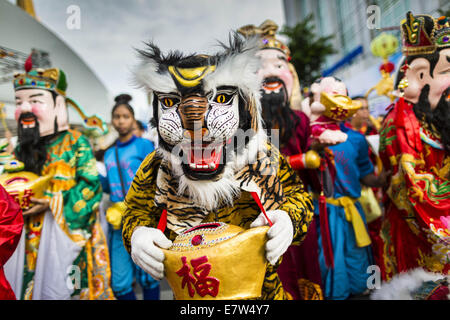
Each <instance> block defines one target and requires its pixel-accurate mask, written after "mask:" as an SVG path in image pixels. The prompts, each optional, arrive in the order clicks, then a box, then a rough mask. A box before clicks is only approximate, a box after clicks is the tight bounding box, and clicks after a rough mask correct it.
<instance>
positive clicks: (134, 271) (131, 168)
mask: <svg viewBox="0 0 450 320" xmlns="http://www.w3.org/2000/svg"><path fill="white" fill-rule="evenodd" d="M131 99H132V98H131V96H130V95H128V94H121V95H119V96H117V97H116V98H115V102H116V104H115V105H114V107H113V109H112V112H111V119H112V120H111V122H112V125H113V127H114V129H116V131H117V132H118V133H119V138H118V139H117V141H116V142H115V143H114V144H113V145H112V146H111V147H109V148H108V149H107V150H106V152H105V157H104V161H105V166H106V172H107V174H106V181H104V180H103V179H102V185H103V190H104V192H106V193H109V194H110V200H111V202H112V203H114V204H113V206H112V207H111V208H109V209H108V210H106V219H107V221H108V222H109V223H110V224H111V226H112V228H109V230H110V232H109V253H110V257H111V259H110V260H111V271H112V279H111V284H112V289H113V292H114V295H115V296H116V298H117V299H118V300H136V296H135V294H134V291H133V280H134V279H136V281H137V282H138V283H139V285H141V286H142V288H143V296H144V300H158V299H159V282H158V281H156V280H154V279H152V278H151V277H150V276H149V275H148V274H147V273H145V272H144V271H143V270H142V269H141V268H139V267H137V266H136V265H135V264H134V263H133V261H132V260H131V257H130V255H129V254H128V252H127V251H126V250H125V247H124V246H123V241H122V215H123V207H124V204H123V200H124V199H125V195H126V193H127V191H128V189H129V187H130V185H131V182H132V181H133V178H134V175H135V173H136V171H137V170H138V168H139V166H140V164H141V162H142V161H143V160H144V159H145V157H146V156H147V155H148V154H150V153H151V152H152V151H153V150H154V147H153V143H152V142H150V141H149V140H146V139H143V138H140V137H136V136H135V135H134V133H133V132H134V130H133V127H134V124H135V122H136V119H135V118H134V110H133V108H132V106H131V105H130V101H131ZM119 163H120V165H119Z"/></svg>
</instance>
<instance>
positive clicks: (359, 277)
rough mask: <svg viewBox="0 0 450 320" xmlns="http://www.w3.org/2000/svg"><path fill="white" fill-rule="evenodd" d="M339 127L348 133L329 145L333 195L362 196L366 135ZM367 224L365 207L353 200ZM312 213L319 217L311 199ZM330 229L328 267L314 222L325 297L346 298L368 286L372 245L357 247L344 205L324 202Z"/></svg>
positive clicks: (366, 165)
mask: <svg viewBox="0 0 450 320" xmlns="http://www.w3.org/2000/svg"><path fill="white" fill-rule="evenodd" d="M341 130H342V131H343V132H345V133H346V134H347V135H348V138H347V140H346V141H345V142H343V143H340V144H338V145H335V146H332V147H330V149H331V150H332V151H333V154H334V158H335V167H336V179H335V182H334V196H333V197H334V198H335V199H336V198H339V197H343V196H348V197H352V198H359V197H360V196H361V183H360V180H361V179H362V178H363V177H365V176H367V175H368V174H370V173H373V172H374V168H373V165H372V163H371V161H370V159H369V146H368V144H367V141H366V139H365V137H364V136H363V135H362V134H360V133H359V132H356V131H354V130H351V129H349V128H347V127H345V126H344V125H341ZM355 206H356V208H357V209H358V211H359V213H360V214H361V217H362V219H363V221H364V223H365V224H366V227H367V223H366V220H365V214H364V211H363V209H362V207H361V205H360V204H359V202H356V203H355ZM314 213H315V215H316V218H317V219H318V218H319V203H318V201H317V200H315V202H314ZM327 213H328V219H329V232H330V236H331V242H332V246H333V255H334V268H333V269H331V268H327V266H326V264H325V258H324V255H323V247H322V239H321V234H320V223H317V224H316V225H317V228H318V230H317V234H318V243H319V263H320V269H321V274H322V281H323V284H324V287H325V298H326V299H333V300H343V299H347V298H348V297H349V296H350V295H354V294H361V293H363V292H364V291H366V290H367V278H368V277H369V276H370V274H369V273H368V272H367V268H368V267H369V265H370V264H372V263H373V262H372V261H373V259H372V251H371V246H366V247H358V246H357V244H356V240H355V234H354V229H353V225H352V224H351V223H350V222H348V221H347V219H346V217H345V211H344V208H343V207H340V206H334V205H332V204H328V203H327Z"/></svg>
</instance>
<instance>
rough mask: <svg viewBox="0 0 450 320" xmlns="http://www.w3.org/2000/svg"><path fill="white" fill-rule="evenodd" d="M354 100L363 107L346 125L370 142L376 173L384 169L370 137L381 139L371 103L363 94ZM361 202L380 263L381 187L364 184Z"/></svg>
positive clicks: (370, 155) (374, 250) (375, 254)
mask: <svg viewBox="0 0 450 320" xmlns="http://www.w3.org/2000/svg"><path fill="white" fill-rule="evenodd" d="M352 100H358V101H361V103H362V105H361V109H360V110H358V111H357V112H356V113H355V114H354V115H353V117H352V118H350V120H349V121H346V122H345V126H346V127H348V128H350V129H353V130H355V131H358V132H359V133H361V134H362V135H364V136H365V137H366V140H367V142H368V144H369V158H370V161H371V162H372V164H373V166H374V172H375V174H376V175H378V174H380V172H381V171H382V165H381V159H380V158H379V156H378V148H377V149H375V148H376V147H375V145H373V144H371V143H370V141H369V139H370V138H368V137H369V136H372V138H376V139H378V140H379V135H378V132H377V130H376V128H375V126H374V124H373V123H371V120H370V112H369V104H368V101H367V98H365V97H363V96H356V97H353V98H352ZM359 202H360V204H361V206H362V207H363V211H364V214H365V216H366V221H367V226H368V229H369V235H370V239H371V241H372V249H373V250H372V251H373V256H374V260H375V262H376V263H377V264H378V263H379V261H381V256H382V250H383V249H382V240H381V238H380V236H379V233H380V228H381V216H382V208H381V206H380V203H381V202H382V193H381V189H379V188H369V187H367V186H362V189H361V197H360V198H359Z"/></svg>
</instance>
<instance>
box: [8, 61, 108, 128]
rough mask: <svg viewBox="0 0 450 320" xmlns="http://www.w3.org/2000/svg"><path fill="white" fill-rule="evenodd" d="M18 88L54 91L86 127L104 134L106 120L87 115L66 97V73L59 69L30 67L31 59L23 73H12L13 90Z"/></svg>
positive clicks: (73, 101)
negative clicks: (71, 108)
mask: <svg viewBox="0 0 450 320" xmlns="http://www.w3.org/2000/svg"><path fill="white" fill-rule="evenodd" d="M20 89H43V90H49V91H54V92H56V93H58V94H60V95H62V96H64V97H65V98H66V103H68V104H69V105H71V106H72V107H73V108H74V109H75V111H76V112H77V113H78V114H79V115H80V116H81V118H82V119H83V121H84V124H85V126H86V127H88V128H95V129H98V130H100V132H101V133H104V134H106V133H107V132H108V127H107V125H106V122H105V121H104V120H103V119H102V118H100V117H99V116H97V115H93V116H87V115H86V114H85V112H84V110H83V108H82V107H81V106H80V105H79V104H78V103H77V102H76V101H75V100H73V99H71V98H69V97H66V89H67V80H66V74H65V73H64V71H62V70H61V69H57V68H51V69H41V68H37V69H32V62H31V60H27V62H26V63H25V73H16V74H15V75H14V90H16V91H17V90H20Z"/></svg>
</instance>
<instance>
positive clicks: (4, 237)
mask: <svg viewBox="0 0 450 320" xmlns="http://www.w3.org/2000/svg"><path fill="white" fill-rule="evenodd" d="M22 228H23V216H22V210H21V209H20V206H19V205H18V204H17V203H16V202H15V201H14V199H13V198H12V197H11V196H10V195H9V194H8V193H7V192H6V190H5V189H4V188H3V187H2V186H1V185H0V300H15V299H16V296H15V295H14V292H13V291H12V289H11V286H10V285H9V283H8V280H6V277H5V274H4V272H3V266H4V265H5V263H6V261H8V259H9V258H10V257H11V255H12V254H13V253H14V250H16V247H17V244H18V243H19V240H20V235H21V233H22Z"/></svg>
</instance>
